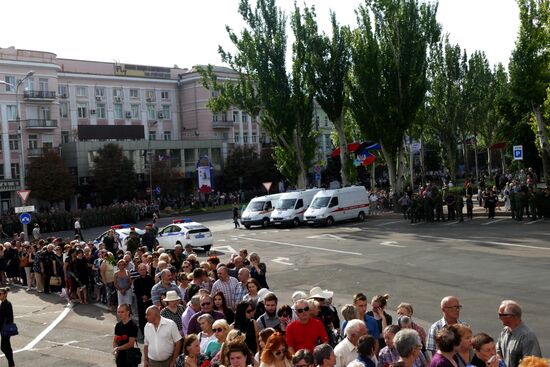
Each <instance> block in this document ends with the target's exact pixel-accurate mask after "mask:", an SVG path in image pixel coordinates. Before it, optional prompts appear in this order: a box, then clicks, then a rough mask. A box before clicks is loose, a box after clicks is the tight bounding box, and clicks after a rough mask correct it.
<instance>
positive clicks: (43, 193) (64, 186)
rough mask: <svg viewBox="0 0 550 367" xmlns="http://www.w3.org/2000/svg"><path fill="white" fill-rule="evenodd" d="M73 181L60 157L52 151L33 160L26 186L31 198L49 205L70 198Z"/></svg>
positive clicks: (46, 151) (49, 150)
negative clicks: (31, 195)
mask: <svg viewBox="0 0 550 367" xmlns="http://www.w3.org/2000/svg"><path fill="white" fill-rule="evenodd" d="M73 180H74V179H73V177H72V176H71V174H70V172H69V170H68V168H67V167H66V166H65V163H64V162H63V159H62V158H61V156H60V155H59V154H58V153H57V152H56V151H55V150H52V149H48V150H45V151H44V153H42V155H41V156H40V157H38V158H35V159H33V160H32V161H31V163H30V165H29V168H28V175H27V185H28V187H29V189H30V190H31V191H32V194H33V197H36V198H37V199H40V200H44V201H47V202H48V203H50V205H52V204H53V203H56V202H59V201H62V200H66V199H69V198H70V197H71V195H72V194H73V192H74V187H73Z"/></svg>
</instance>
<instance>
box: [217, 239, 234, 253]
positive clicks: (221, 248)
mask: <svg viewBox="0 0 550 367" xmlns="http://www.w3.org/2000/svg"><path fill="white" fill-rule="evenodd" d="M237 239H238V238H237ZM237 239H235V241H236V240H237ZM211 250H212V251H222V252H230V253H232V254H238V252H237V251H235V249H234V248H233V247H231V246H229V245H227V246H214V247H212V248H211ZM223 250H225V251H223Z"/></svg>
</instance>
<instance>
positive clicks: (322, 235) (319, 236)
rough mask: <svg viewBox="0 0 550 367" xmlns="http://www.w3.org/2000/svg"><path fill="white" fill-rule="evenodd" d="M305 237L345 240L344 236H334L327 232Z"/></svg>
mask: <svg viewBox="0 0 550 367" xmlns="http://www.w3.org/2000/svg"><path fill="white" fill-rule="evenodd" d="M306 238H313V239H317V240H338V241H345V238H342V237H340V236H336V235H334V234H329V233H325V234H320V235H316V236H308V237H306Z"/></svg>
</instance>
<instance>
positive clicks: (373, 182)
mask: <svg viewBox="0 0 550 367" xmlns="http://www.w3.org/2000/svg"><path fill="white" fill-rule="evenodd" d="M370 187H371V190H372V189H373V188H375V187H376V161H374V162H372V169H371V171H370Z"/></svg>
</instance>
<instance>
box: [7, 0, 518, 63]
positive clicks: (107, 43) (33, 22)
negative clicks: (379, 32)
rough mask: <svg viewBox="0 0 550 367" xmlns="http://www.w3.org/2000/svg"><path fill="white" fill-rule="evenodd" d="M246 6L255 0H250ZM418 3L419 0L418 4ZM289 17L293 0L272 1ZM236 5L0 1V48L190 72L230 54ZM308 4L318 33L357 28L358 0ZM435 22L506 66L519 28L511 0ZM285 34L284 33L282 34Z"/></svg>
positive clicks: (464, 7)
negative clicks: (333, 26) (333, 20)
mask: <svg viewBox="0 0 550 367" xmlns="http://www.w3.org/2000/svg"><path fill="white" fill-rule="evenodd" d="M250 1H251V3H252V4H254V3H255V1H254V0H250ZM421 1H422V0H421ZM276 2H277V4H278V5H279V6H280V7H281V8H282V9H283V10H284V11H285V12H286V14H287V15H290V13H291V11H292V9H293V4H294V0H276ZM239 3H240V1H239V0H199V1H189V0H156V1H145V0H94V1H86V0H50V1H44V0H26V1H15V0H8V1H5V2H3V4H2V15H3V16H2V21H1V22H0V47H2V48H6V47H10V46H14V47H15V48H17V49H27V50H39V51H49V52H53V53H55V54H57V56H58V57H59V58H68V59H80V60H94V61H106V62H113V61H118V62H121V63H126V64H142V65H154V66H165V67H172V66H174V65H178V66H179V67H181V68H190V67H192V66H193V65H197V64H209V63H210V64H215V65H221V60H220V57H219V54H218V51H217V50H218V46H219V45H222V46H223V47H224V48H226V49H231V42H230V41H229V38H228V36H227V32H226V29H225V27H226V25H228V26H230V27H231V28H233V29H234V30H240V29H242V28H243V26H244V23H243V20H242V18H241V17H240V15H239V14H238V4H239ZM297 3H298V5H301V4H304V3H306V4H307V5H312V4H314V5H315V7H316V10H317V20H318V23H319V26H320V28H321V29H322V30H324V31H325V32H327V33H330V18H329V12H330V11H331V10H332V11H334V12H335V13H336V17H337V20H338V22H339V23H340V24H348V25H350V26H351V27H355V26H356V16H355V13H354V10H355V9H356V8H357V7H358V5H359V4H361V3H363V1H362V0H305V1H304V0H297ZM437 18H438V21H439V23H440V24H441V25H442V27H443V32H445V33H448V34H449V37H450V41H451V42H452V43H458V44H459V45H460V46H461V47H462V48H463V49H464V48H465V49H466V50H467V52H468V53H469V54H470V53H473V52H474V51H475V50H482V51H485V53H486V55H487V58H488V59H489V62H490V63H491V64H496V63H498V62H502V63H503V64H504V65H508V61H509V58H510V55H511V53H512V50H513V49H514V44H515V40H516V37H517V32H518V28H519V19H518V8H517V4H516V1H515V0H440V1H439V9H438V14H437ZM287 33H290V32H287Z"/></svg>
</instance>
